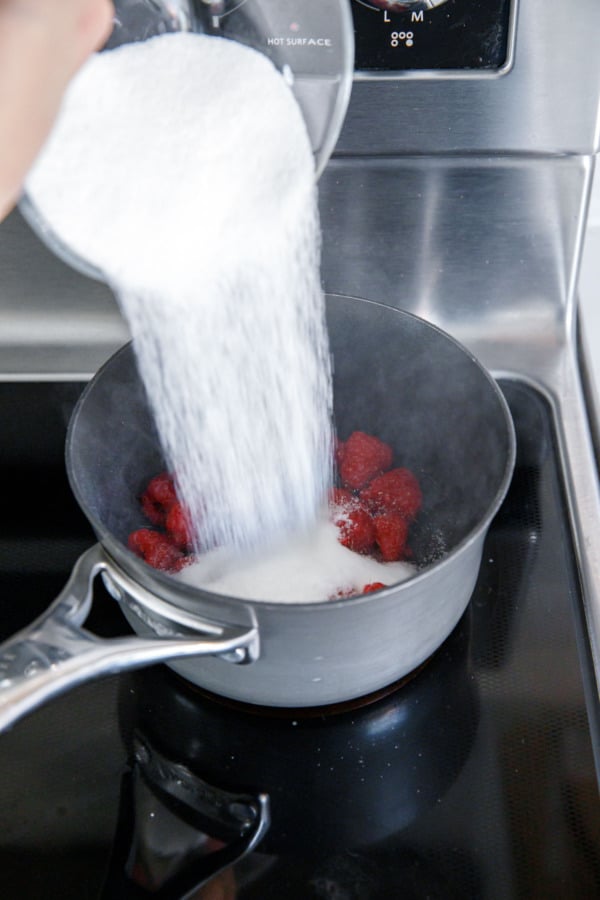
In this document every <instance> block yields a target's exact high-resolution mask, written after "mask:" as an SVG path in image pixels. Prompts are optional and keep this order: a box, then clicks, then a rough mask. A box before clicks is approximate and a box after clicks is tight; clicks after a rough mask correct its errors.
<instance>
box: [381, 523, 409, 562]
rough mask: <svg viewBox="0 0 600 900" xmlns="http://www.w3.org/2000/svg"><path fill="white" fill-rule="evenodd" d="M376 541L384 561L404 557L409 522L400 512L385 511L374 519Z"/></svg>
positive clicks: (393, 560)
mask: <svg viewBox="0 0 600 900" xmlns="http://www.w3.org/2000/svg"><path fill="white" fill-rule="evenodd" d="M374 528H375V543H376V544H377V546H378V547H379V550H380V552H381V558H382V560H383V561H384V562H396V561H397V560H399V559H402V558H403V556H404V551H405V547H406V538H407V537H408V523H407V521H406V519H403V518H402V516H400V515H398V513H384V514H383V515H381V516H377V518H376V519H374Z"/></svg>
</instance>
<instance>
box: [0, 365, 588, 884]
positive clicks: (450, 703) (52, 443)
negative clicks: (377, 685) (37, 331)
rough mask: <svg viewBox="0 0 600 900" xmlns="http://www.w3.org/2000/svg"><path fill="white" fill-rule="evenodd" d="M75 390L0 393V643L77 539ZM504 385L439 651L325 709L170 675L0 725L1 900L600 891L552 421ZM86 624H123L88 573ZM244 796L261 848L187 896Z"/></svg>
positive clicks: (63, 564) (44, 592)
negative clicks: (504, 437) (477, 545)
mask: <svg viewBox="0 0 600 900" xmlns="http://www.w3.org/2000/svg"><path fill="white" fill-rule="evenodd" d="M81 387H82V386H81V385H77V384H45V385H43V384H37V385H29V384H5V385H0V424H1V429H0V435H1V438H0V473H1V477H2V481H1V483H2V489H3V492H4V497H5V501H4V507H3V515H2V516H1V517H0V637H1V638H5V637H7V636H8V635H10V634H11V633H12V632H13V631H15V630H16V629H18V628H19V627H21V626H22V625H24V624H26V623H27V622H28V621H30V620H31V619H32V618H33V617H34V616H35V615H37V614H38V613H39V612H41V611H42V610H43V609H44V608H45V607H46V606H47V605H48V603H49V602H50V601H51V600H52V599H53V597H54V596H55V594H56V593H57V592H58V590H59V589H60V587H61V586H62V584H63V583H64V581H65V580H66V577H67V575H68V573H69V571H70V568H71V566H72V564H73V563H74V561H75V559H76V558H77V556H78V555H79V553H80V552H82V551H83V550H84V549H85V548H86V547H87V546H89V545H90V543H92V541H93V535H92V533H91V531H90V528H89V526H88V525H87V523H86V521H85V519H84V517H83V515H82V514H81V513H80V511H79V510H78V508H77V506H76V504H75V502H74V500H73V498H72V497H71V495H70V492H69V489H68V485H67V482H66V477H65V474H64V466H63V458H62V452H63V442H64V434H65V429H66V424H67V421H68V416H69V413H70V410H71V408H72V406H73V403H74V401H75V399H76V398H77V396H78V394H79V392H80V390H81ZM502 388H503V390H504V392H505V395H506V397H507V399H508V401H509V404H510V407H511V411H512V413H513V417H514V420H515V425H516V429H517V440H518V459H517V467H516V471H515V476H514V480H513V483H512V486H511V489H510V492H509V495H508V497H507V499H506V501H505V503H504V506H503V507H502V509H501V511H500V513H499V515H498V516H497V518H496V520H495V522H494V524H493V526H492V528H491V529H490V532H489V535H488V539H487V541H486V545H485V551H484V555H483V562H482V567H481V572H480V577H479V581H478V584H477V587H476V590H475V593H474V596H473V599H472V602H471V604H470V606H469V608H468V610H467V613H466V614H465V616H464V617H463V619H462V620H461V622H460V623H459V625H458V626H457V628H456V630H455V631H454V633H453V634H452V635H451V636H450V638H449V639H448V641H446V643H445V644H444V645H443V646H442V647H441V648H440V650H439V651H438V652H437V653H436V654H435V655H434V657H432V659H431V660H429V661H428V663H427V664H426V665H425V666H423V667H422V668H421V669H420V670H419V671H418V672H417V673H416V674H414V676H413V677H412V678H410V679H408V680H406V681H405V682H404V683H403V684H401V685H397V686H395V688H394V690H392V691H390V693H389V694H387V695H386V696H380V697H378V698H376V699H373V700H372V702H370V703H368V704H365V705H362V706H360V707H358V708H354V709H352V708H344V709H338V710H335V711H332V712H331V713H329V714H327V715H325V714H323V713H319V714H313V715H305V714H298V713H295V712H293V711H292V712H289V713H287V712H285V711H278V712H273V711H269V710H256V709H252V710H249V709H247V708H246V709H244V708H238V707H235V706H232V705H224V704H222V703H221V702H220V701H218V700H217V699H216V698H211V697H208V696H203V695H202V694H201V693H200V692H199V691H197V690H195V689H191V688H190V687H188V686H187V685H186V684H185V683H184V682H183V681H181V680H180V679H179V678H178V677H177V676H175V675H174V674H173V673H171V672H170V671H169V670H168V669H166V668H165V667H155V668H153V669H150V670H146V671H144V672H137V673H133V674H129V675H125V676H119V677H118V678H117V677H115V678H111V679H107V680H104V681H101V682H97V683H94V684H90V685H86V686H84V687H81V688H78V689H77V690H75V691H73V692H72V693H71V694H69V695H68V696H65V697H62V698H60V699H58V700H55V701H53V702H52V703H50V704H49V705H48V706H46V707H45V708H43V709H41V710H39V711H37V712H35V713H34V714H32V715H31V716H29V717H28V718H27V719H24V720H23V721H21V722H20V723H18V724H17V725H16V726H15V727H14V728H13V729H12V730H11V731H9V732H7V733H5V734H2V735H0V872H1V883H0V896H2V898H6V900H13V898H14V900H30V898H31V900H34V898H35V900H41V898H44V900H87V898H90V900H91V898H103V900H109V898H111V900H119V898H123V900H124V898H136V900H137V898H142V897H158V898H167V897H168V898H171V900H181V898H183V897H193V898H198V900H200V898H203V900H216V898H220V900H229V898H234V897H235V898H240V900H242V898H248V900H250V898H252V900H271V898H272V900H280V898H284V897H285V898H286V900H311V898H328V900H387V898H396V897H402V898H408V900H412V898H425V897H427V898H440V900H452V898H457V900H458V898H460V900H466V898H468V900H477V898H482V900H483V898H494V900H495V898H498V900H504V898H506V900H512V898H540V900H541V898H544V900H552V898H557V900H558V898H561V900H562V898H566V897H569V898H570V897H586V898H588V897H600V803H599V799H598V788H597V780H596V773H595V768H594V745H595V742H596V738H597V724H598V721H597V708H596V699H595V698H596V691H595V686H594V684H593V683H592V676H591V671H592V670H591V666H590V662H589V648H588V646H587V642H586V639H585V632H584V629H583V624H582V623H583V615H582V609H581V595H580V586H579V582H578V577H577V569H576V565H575V561H574V557H573V553H572V547H571V543H570V535H569V531H568V526H567V518H566V507H565V501H564V497H563V493H562V487H561V480H560V474H559V468H558V464H557V448H556V444H555V438H554V431H553V426H552V419H551V413H550V410H549V407H548V406H547V405H546V403H545V401H544V400H543V399H542V398H541V397H540V396H539V395H538V394H536V393H535V392H534V391H533V390H532V389H531V388H529V387H527V386H525V385H523V384H520V383H517V382H509V381H505V382H503V383H502ZM376 614H377V611H376V602H374V604H373V615H376ZM90 625H92V626H93V627H94V628H96V630H97V631H99V632H101V633H103V634H112V633H116V632H117V630H126V626H124V625H123V622H122V619H121V615H120V612H119V611H118V608H117V607H116V605H115V604H114V602H113V601H112V600H110V599H109V598H108V597H107V595H106V594H104V593H103V590H102V587H101V586H100V585H98V589H97V591H96V601H95V606H94V610H93V612H92V617H91V620H90ZM586 697H587V700H588V703H587V705H586ZM590 723H591V724H590ZM261 794H264V795H268V798H269V803H270V809H271V819H272V821H271V826H270V829H269V830H268V832H267V834H266V836H265V837H264V839H263V840H262V841H261V842H260V844H259V846H258V848H257V849H256V850H255V851H254V852H252V853H250V854H249V855H248V856H246V857H245V858H244V859H242V860H241V861H240V862H238V863H237V864H236V865H235V866H234V867H233V868H227V869H225V870H224V871H222V872H221V873H220V874H219V875H218V876H217V877H216V878H215V879H213V880H212V881H210V882H209V883H208V884H205V885H204V886H203V887H200V888H196V887H195V885H196V884H197V882H198V880H199V879H201V878H202V877H204V876H205V874H206V872H207V871H208V867H209V866H213V867H214V866H215V864H216V863H215V861H216V860H221V861H222V862H223V861H226V860H227V858H228V856H227V855H228V854H229V855H230V856H231V857H233V856H234V855H235V854H236V853H237V852H238V850H239V848H240V847H242V846H243V845H244V843H245V842H246V843H247V841H248V835H249V834H250V833H251V832H252V830H253V828H254V827H255V825H256V821H257V818H256V817H255V819H254V823H253V820H252V813H253V811H256V809H257V807H258V804H259V801H258V798H259V796H260V795H261ZM236 816H237V818H236ZM240 822H249V823H250V824H249V825H248V826H247V828H246V830H244V827H243V826H241V825H240ZM219 854H220V855H219Z"/></svg>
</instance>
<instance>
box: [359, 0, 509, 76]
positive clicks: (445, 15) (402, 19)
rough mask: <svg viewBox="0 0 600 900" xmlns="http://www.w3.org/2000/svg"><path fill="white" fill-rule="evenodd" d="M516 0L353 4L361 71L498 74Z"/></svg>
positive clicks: (392, 0) (504, 58) (376, 0)
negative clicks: (473, 71) (481, 72)
mask: <svg viewBox="0 0 600 900" xmlns="http://www.w3.org/2000/svg"><path fill="white" fill-rule="evenodd" d="M512 7H513V0H352V13H353V16H354V31H355V41H356V64H355V68H356V70H357V71H358V72H360V71H363V72H371V73H373V74H377V73H390V74H393V73H394V72H399V73H400V72H403V71H411V70H416V71H418V70H425V69H437V70H486V69H487V70H498V69H502V68H503V67H504V66H506V65H507V63H508V61H509V60H508V56H509V37H510V30H511V29H510V26H511V11H512Z"/></svg>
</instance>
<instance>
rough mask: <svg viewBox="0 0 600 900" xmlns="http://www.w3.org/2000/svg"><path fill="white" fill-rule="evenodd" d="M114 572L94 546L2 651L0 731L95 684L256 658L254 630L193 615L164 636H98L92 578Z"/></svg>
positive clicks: (0, 652)
mask: <svg viewBox="0 0 600 900" xmlns="http://www.w3.org/2000/svg"><path fill="white" fill-rule="evenodd" d="M110 569H111V565H110V560H109V559H108V557H107V556H106V554H105V552H104V549H103V547H102V545H101V544H96V545H95V546H93V547H91V548H90V549H89V550H88V551H86V552H85V553H84V554H83V555H82V556H81V557H80V558H79V559H78V561H77V563H76V564H75V566H74V568H73V572H72V574H71V577H70V578H69V580H68V582H67V584H66V585H65V587H64V589H63V590H62V591H61V593H60V594H59V595H58V597H57V598H56V600H55V601H54V603H53V604H52V605H51V606H50V607H49V608H48V610H47V611H46V612H45V613H44V614H43V615H42V616H41V617H40V618H39V619H37V620H36V621H35V622H33V623H32V624H31V625H29V626H28V627H27V628H24V629H23V630H22V631H20V632H18V634H16V635H14V636H13V637H12V638H10V639H9V640H8V641H6V642H5V643H4V644H2V645H1V646H0V731H2V730H4V729H6V728H7V727H8V726H10V725H12V724H13V723H14V722H16V721H17V720H18V719H20V718H21V717H22V716H24V715H25V714H27V713H29V712H31V711H32V710H33V709H35V708H36V707H38V706H40V705H42V704H43V703H45V702H46V701H47V700H49V699H50V698H51V697H54V696H56V695H58V694H62V693H64V692H65V691H68V690H70V689H71V688H73V687H75V686H76V685H78V684H81V683H83V682H85V681H89V680H91V679H92V678H97V677H100V676H103V675H113V674H116V673H117V672H122V671H124V670H126V669H134V668H140V667H142V666H146V665H151V664H153V663H157V662H163V661H166V660H170V659H176V658H183V657H190V656H209V655H210V656H224V657H225V658H227V659H229V660H230V661H233V662H238V663H243V662H249V661H252V660H253V659H256V657H257V641H258V634H257V629H256V628H255V627H254V626H250V627H239V626H234V625H217V626H215V623H214V622H211V623H206V628H203V621H202V619H200V618H196V617H191V616H188V617H187V618H186V627H185V628H181V629H180V630H178V629H177V627H176V626H175V627H172V628H171V629H170V636H169V637H166V638H163V637H156V638H151V637H150V638H148V637H144V638H141V637H136V636H126V637H119V638H99V637H98V636H97V635H95V634H93V633H92V632H90V631H88V630H86V629H84V628H83V627H82V625H83V623H84V622H85V620H86V618H87V616H88V614H89V612H90V609H91V606H92V602H93V583H94V578H95V577H96V575H98V574H99V573H101V572H107V571H108V572H109V571H110ZM155 599H156V603H157V604H158V605H159V606H160V605H163V606H164V604H161V601H160V600H159V598H155ZM192 620H193V628H191V627H190V623H191V622H192ZM171 635H174V636H171Z"/></svg>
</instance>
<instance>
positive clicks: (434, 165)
mask: <svg viewBox="0 0 600 900" xmlns="http://www.w3.org/2000/svg"><path fill="white" fill-rule="evenodd" d="M439 10H440V14H442V11H443V10H444V6H441V7H439ZM512 21H513V32H512V48H513V50H512V65H511V66H510V68H509V70H508V71H503V72H494V71H484V72H480V71H479V72H478V71H460V70H459V71H456V70H455V71H453V72H451V73H449V72H437V73H435V74H433V73H431V72H430V73H423V72H420V73H416V72H410V71H409V72H403V73H400V74H398V75H392V76H390V75H389V73H385V74H383V75H381V76H378V75H374V74H373V73H364V72H357V74H356V79H355V83H354V89H353V95H352V99H351V102H350V107H349V111H348V115H347V118H346V122H345V126H344V129H343V132H342V135H341V138H340V141H339V143H338V146H337V149H336V153H335V155H334V158H333V159H332V160H331V162H330V164H329V166H328V167H327V169H326V171H325V173H324V175H323V177H322V179H321V182H320V196H321V211H322V222H323V280H324V284H325V287H326V289H327V290H329V291H331V292H337V293H348V294H353V295H357V296H363V297H368V298H371V299H376V300H379V301H381V302H384V303H387V304H389V305H392V306H398V307H401V308H405V309H408V310H411V311H413V312H416V313H418V314H419V315H421V316H423V317H424V318H426V319H428V320H431V321H434V322H436V323H437V324H440V325H441V326H442V327H443V328H445V329H447V330H448V331H450V332H451V333H452V334H455V335H456V336H457V337H458V338H459V339H461V340H462V341H464V342H465V343H466V344H467V345H468V346H470V347H471V348H472V349H473V351H474V352H475V353H477V354H478V355H479V356H481V358H482V360H483V361H484V362H486V363H487V364H488V365H490V366H491V367H497V368H501V369H510V363H511V361H510V359H507V358H506V350H505V351H504V353H505V356H504V358H502V359H498V358H497V357H496V356H495V353H494V346H495V343H496V339H497V338H498V337H499V336H500V337H501V338H502V339H503V340H502V343H503V345H504V347H505V348H506V347H507V346H511V345H512V344H514V343H515V342H516V343H518V341H519V336H520V335H521V334H523V332H524V330H525V326H526V327H527V330H528V332H529V334H530V335H531V334H535V335H536V338H535V340H536V341H539V343H540V346H542V345H545V346H547V344H548V342H549V341H552V342H560V341H562V340H564V335H565V321H567V322H568V321H569V319H570V316H571V312H572V310H573V305H574V301H575V297H576V281H577V272H578V266H579V259H580V251H581V241H582V235H583V233H584V229H585V217H586V209H587V201H588V196H589V190H590V185H591V180H592V174H593V164H594V156H595V153H596V152H597V151H598V149H599V140H600V137H599V134H600V126H599V95H600V54H599V53H598V49H597V48H598V40H599V38H600V4H599V3H598V2H597V0H579V2H578V3H577V4H575V5H574V4H569V3H565V2H564V0H519V2H516V0H515V3H514V7H513V19H512ZM0 273H1V277H0V369H1V370H2V373H4V374H5V375H9V376H14V377H27V375H28V374H30V375H36V374H37V375H44V374H56V373H61V374H62V375H71V376H80V375H81V376H83V377H86V376H87V375H90V374H92V373H93V372H94V371H95V370H96V369H97V368H98V366H99V365H100V364H101V363H102V362H103V361H104V359H106V358H107V357H108V356H109V355H110V353H111V352H112V351H113V350H114V349H115V348H116V347H117V346H119V345H120V344H121V343H123V342H124V341H125V340H126V339H127V330H126V328H125V326H124V323H123V321H122V319H121V317H120V315H119V312H118V309H117V306H116V304H115V302H114V299H113V298H112V296H111V294H110V292H109V291H108V289H107V288H106V287H104V286H103V285H100V284H98V283H95V282H91V281H89V280H87V279H85V278H83V277H81V276H80V275H78V274H76V273H75V272H72V271H71V270H69V269H68V268H67V267H66V266H65V265H63V264H62V263H61V262H59V261H58V260H56V259H54V258H53V257H52V256H51V254H50V253H49V252H48V251H47V250H46V249H45V248H44V247H42V246H41V244H40V243H39V241H38V240H37V239H36V238H35V237H34V236H33V235H32V234H31V232H30V231H29V229H28V227H27V226H26V225H25V223H24V222H23V221H22V219H21V217H20V216H19V214H18V213H15V214H13V215H12V216H10V217H9V219H8V220H7V221H6V222H5V223H4V224H3V225H2V226H0ZM504 339H506V340H504ZM532 353H534V354H535V346H533V347H532Z"/></svg>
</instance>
